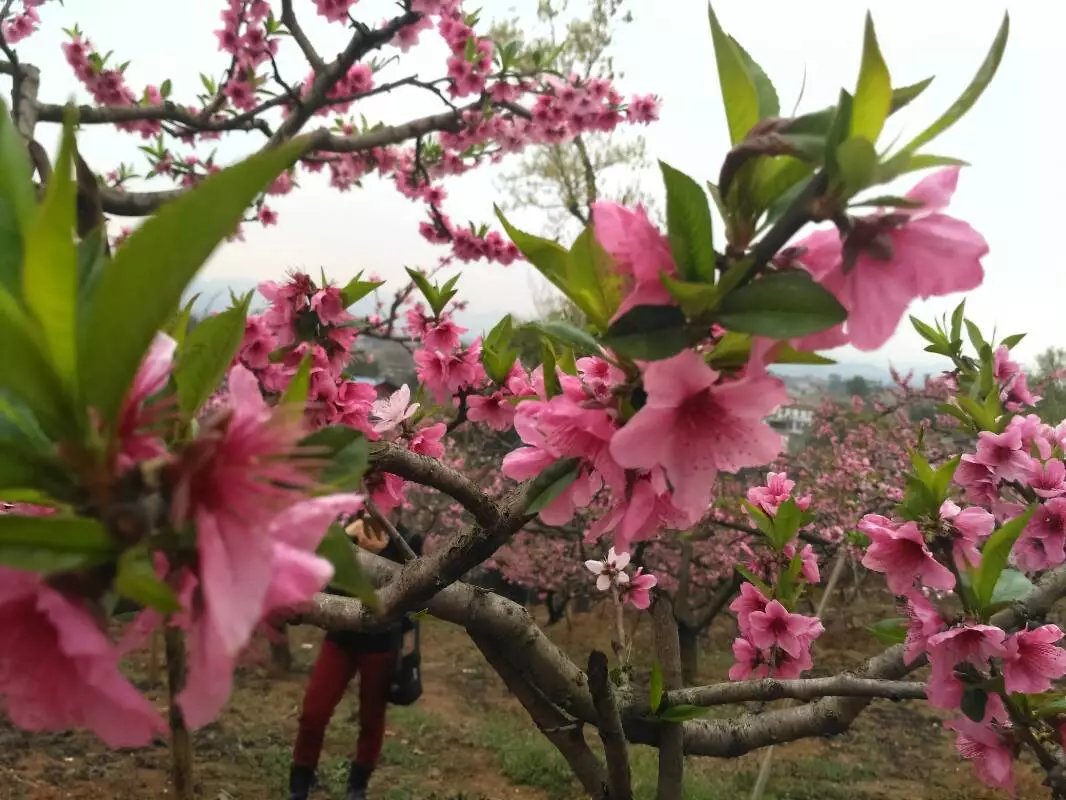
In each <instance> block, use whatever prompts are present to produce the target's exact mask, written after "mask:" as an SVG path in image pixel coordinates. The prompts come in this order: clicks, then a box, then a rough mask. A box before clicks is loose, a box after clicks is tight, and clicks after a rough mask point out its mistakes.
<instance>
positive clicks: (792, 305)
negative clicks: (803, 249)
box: [714, 270, 847, 339]
mask: <svg viewBox="0 0 1066 800" xmlns="http://www.w3.org/2000/svg"><path fill="white" fill-rule="evenodd" d="M714 316H715V318H716V319H717V320H718V322H720V323H721V324H722V325H723V326H724V327H726V328H729V329H730V330H734V331H742V332H744V333H752V334H756V335H759V336H769V337H772V338H774V339H791V338H794V337H797V336H807V335H808V334H811V333H817V332H818V331H823V330H825V329H827V328H831V327H833V326H834V325H839V324H840V323H841V322H843V321H844V320H845V319H846V318H847V311H846V310H845V309H844V306H842V305H840V302H839V301H838V300H837V299H836V297H834V296H833V295H832V294H831V293H830V292H829V291H828V290H826V289H824V288H823V287H822V286H821V285H820V284H818V283H816V282H814V281H813V280H811V279H810V277H809V276H808V275H807V273H805V272H801V271H799V270H789V271H786V272H774V273H770V274H769V275H764V276H763V277H762V278H759V279H758V280H756V281H754V282H753V283H749V284H748V285H747V286H742V287H740V288H739V289H736V290H734V291H732V292H730V293H729V294H727V295H726V296H725V297H723V298H722V301H721V302H720V303H719V304H718V308H717V309H716V310H715V313H714Z"/></svg>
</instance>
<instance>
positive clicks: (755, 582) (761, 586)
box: [733, 564, 773, 597]
mask: <svg viewBox="0 0 1066 800" xmlns="http://www.w3.org/2000/svg"><path fill="white" fill-rule="evenodd" d="M733 569H735V570H736V571H737V572H738V573H739V574H740V575H742V576H743V577H744V580H746V581H747V582H748V583H750V584H751V585H752V586H754V587H755V588H756V589H758V590H759V591H760V592H762V593H763V594H764V595H766V596H767V597H769V596H770V595H771V594H773V589H771V588H770V586H769V584H767V583H766V581H764V580H762V579H761V578H758V577H757V576H755V575H754V574H752V573H751V572H750V571H749V570H748V569H746V568H745V567H742V566H740V564H735V565H734V566H733Z"/></svg>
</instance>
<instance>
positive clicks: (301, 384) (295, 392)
mask: <svg viewBox="0 0 1066 800" xmlns="http://www.w3.org/2000/svg"><path fill="white" fill-rule="evenodd" d="M311 361H312V358H311V354H310V353H307V354H306V355H305V356H304V357H303V358H301V359H300V366H298V367H297V368H296V373H295V374H294V375H293V376H292V379H291V380H290V381H289V385H288V386H286V387H285V391H284V392H282V393H281V405H287V406H290V407H296V408H300V409H303V408H305V407H306V406H307V396H308V395H309V394H310V392H311Z"/></svg>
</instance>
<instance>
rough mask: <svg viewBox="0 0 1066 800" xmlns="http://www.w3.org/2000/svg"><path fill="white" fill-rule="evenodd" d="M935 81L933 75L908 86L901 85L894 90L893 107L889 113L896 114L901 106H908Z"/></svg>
mask: <svg viewBox="0 0 1066 800" xmlns="http://www.w3.org/2000/svg"><path fill="white" fill-rule="evenodd" d="M932 82H933V78H932V77H928V78H926V79H925V80H923V81H918V82H917V83H911V84H908V85H907V86H900V87H899V88H898V89H893V90H892V108H891V109H890V110H889V112H888V113H889V114H895V113H896V112H897V111H899V110H900V109H901V108H904V107H905V106H908V105H910V104H911V102H913V101H914V100H915V99H916V98H917V97H918V95H920V94H921V93H922V92H924V91H925V90H926V89H928V88H929V84H931V83H932Z"/></svg>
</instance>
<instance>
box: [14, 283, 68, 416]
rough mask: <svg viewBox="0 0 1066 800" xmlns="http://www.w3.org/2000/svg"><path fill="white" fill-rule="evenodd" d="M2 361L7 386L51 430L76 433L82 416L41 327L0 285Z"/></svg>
mask: <svg viewBox="0 0 1066 800" xmlns="http://www.w3.org/2000/svg"><path fill="white" fill-rule="evenodd" d="M0 364H3V369H4V377H3V389H4V391H6V392H10V393H11V395H13V396H14V397H17V398H18V399H20V400H21V401H22V402H23V403H25V405H26V407H27V408H28V409H29V410H30V411H31V412H32V413H33V415H34V416H35V417H36V418H37V420H38V421H39V422H40V423H41V426H42V427H43V428H44V429H45V430H46V431H47V432H48V433H50V434H54V435H55V436H56V437H59V436H74V435H76V431H77V429H78V417H77V415H76V414H75V412H74V411H73V408H72V403H71V400H70V396H69V393H68V392H67V391H66V390H65V389H64V387H63V386H62V384H61V382H60V380H59V376H58V375H57V374H56V371H55V367H54V366H53V365H52V362H51V361H50V360H49V358H48V356H47V355H46V354H45V352H44V351H43V349H42V344H41V333H40V329H39V327H38V326H37V324H36V323H35V321H34V320H32V319H31V318H30V317H29V316H28V315H27V314H26V312H25V311H24V310H23V309H22V307H21V306H20V305H19V303H18V301H17V300H16V299H15V298H14V297H13V296H12V295H10V294H9V293H8V292H7V290H5V289H3V288H0Z"/></svg>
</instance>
